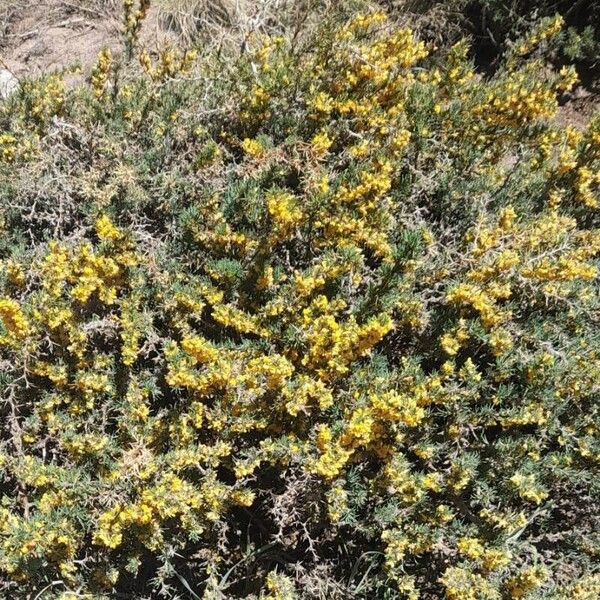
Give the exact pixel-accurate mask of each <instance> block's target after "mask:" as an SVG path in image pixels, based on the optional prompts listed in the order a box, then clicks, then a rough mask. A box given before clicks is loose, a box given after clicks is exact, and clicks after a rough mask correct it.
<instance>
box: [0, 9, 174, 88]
mask: <svg viewBox="0 0 600 600" xmlns="http://www.w3.org/2000/svg"><path fill="white" fill-rule="evenodd" d="M7 1H10V0H0V20H1V18H2V16H4V22H3V23H0V60H1V63H3V64H0V66H1V67H2V68H5V69H8V70H9V71H11V72H12V73H13V74H14V75H15V76H16V77H17V78H19V77H22V76H26V75H37V74H41V73H45V72H48V71H53V70H55V69H62V68H67V67H71V66H73V65H75V64H79V65H80V66H81V67H82V72H83V73H84V74H87V73H89V72H90V70H91V68H92V66H93V65H94V63H95V61H96V58H97V55H98V52H99V51H100V50H101V49H102V48H103V47H109V48H111V49H112V50H113V51H115V52H119V50H120V48H121V41H120V29H121V13H120V10H119V8H118V7H119V6H120V3H119V2H114V3H111V2H108V1H106V0H105V1H104V2H97V3H94V2H90V1H87V2H86V1H85V0H39V1H33V0H20V1H18V0H17V2H14V3H12V2H11V6H10V8H8V6H7V7H5V8H4V10H2V6H3V5H2V3H3V2H4V3H6V2H7ZM95 4H97V5H98V6H96V7H94V6H95ZM115 6H116V7H117V8H115ZM93 7H94V8H93ZM2 25H3V27H2ZM167 35H168V34H167V33H166V32H164V31H161V30H160V28H159V27H158V17H157V11H156V10H155V9H151V10H150V13H149V15H148V17H147V19H146V22H145V23H144V27H143V30H142V39H143V41H144V43H145V44H147V45H149V46H153V45H154V43H155V42H157V41H158V39H159V38H164V37H165V36H167Z"/></svg>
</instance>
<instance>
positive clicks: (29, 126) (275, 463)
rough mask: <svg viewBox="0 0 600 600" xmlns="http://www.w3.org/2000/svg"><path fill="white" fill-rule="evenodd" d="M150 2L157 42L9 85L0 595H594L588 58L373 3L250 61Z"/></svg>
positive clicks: (253, 51)
mask: <svg viewBox="0 0 600 600" xmlns="http://www.w3.org/2000/svg"><path fill="white" fill-rule="evenodd" d="M131 10H134V9H131ZM131 14H139V13H135V12H132V13H131ZM133 25H135V27H133ZM133 25H132V31H133V30H134V29H135V31H133V34H132V35H131V36H129V38H128V40H127V45H128V49H129V50H130V51H131V52H132V53H133V55H134V56H135V57H136V58H137V60H138V62H139V63H140V68H139V69H137V68H136V67H134V66H133V64H131V63H127V62H124V59H122V58H119V57H115V56H113V55H112V54H111V53H110V52H108V51H105V52H103V53H102V54H101V55H100V57H99V60H98V64H97V67H96V68H95V69H94V72H93V73H92V75H91V79H90V83H89V85H88V86H84V87H80V88H76V89H68V88H66V87H65V86H64V84H63V83H62V79H61V75H60V74H54V75H51V76H48V77H46V78H44V79H39V80H33V81H29V82H26V83H25V85H23V87H22V89H21V91H20V92H19V94H18V95H17V96H15V97H13V98H12V99H11V101H10V102H8V103H7V104H6V105H4V106H2V109H1V110H2V114H1V115H0V120H1V123H2V128H3V130H4V131H5V133H3V134H2V135H1V136H0V147H1V148H2V151H1V152H0V157H1V161H2V162H1V166H0V173H1V186H0V218H1V225H2V236H3V237H2V244H1V245H0V252H1V258H2V279H1V293H0V321H1V324H2V331H1V332H0V333H1V337H0V348H1V354H2V378H1V379H0V385H1V387H2V398H3V399H4V403H3V408H2V411H3V413H2V417H3V425H2V430H1V431H2V434H1V438H0V439H1V442H0V493H1V494H2V502H1V508H0V515H1V517H2V518H0V533H1V535H2V543H1V544H0V573H2V578H1V579H0V581H1V583H2V586H3V591H4V593H5V594H6V596H7V597H10V598H61V599H62V600H67V599H71V598H79V597H89V598H109V597H126V598H140V599H141V598H150V597H169V598H175V597H192V598H207V599H209V598H236V597H240V598H251V597H255V598H258V597H261V598H272V599H273V598H285V599H288V598H296V597H297V598H323V597H326V598H348V597H358V598H408V599H411V600H413V599H417V598H441V597H447V598H450V599H461V600H463V599H469V598H472V599H483V598H489V599H500V598H525V597H527V598H555V599H559V598H579V599H584V598H592V597H596V593H597V592H598V589H599V586H600V581H599V580H598V576H597V575H594V572H595V569H596V568H597V560H598V557H597V553H598V537H597V536H598V526H599V523H600V506H599V504H598V491H599V490H598V478H597V473H598V461H599V459H600V446H599V440H598V434H599V432H598V403H597V398H598V382H599V381H600V379H599V376H600V351H599V348H600V339H599V337H600V336H599V331H600V329H599V327H598V308H599V306H598V304H599V303H598V300H599V297H598V287H597V284H598V280H597V269H598V254H599V252H600V233H599V230H598V222H599V213H598V202H599V200H600V198H599V187H600V177H599V176H598V173H599V168H600V120H599V119H596V120H595V121H593V122H592V123H591V124H590V125H589V128H588V129H587V130H586V131H579V130H576V129H574V128H572V127H568V126H567V127H565V126H564V125H562V124H560V123H559V122H557V121H556V119H555V113H556V109H557V99H556V98H557V95H558V94H560V93H561V92H562V91H564V90H567V89H569V88H570V87H571V86H572V85H573V84H574V83H575V79H576V77H575V75H574V72H573V71H572V70H570V69H563V70H562V71H561V72H560V73H553V72H552V71H551V70H549V69H547V68H542V67H544V65H543V63H542V62H541V61H540V60H537V59H535V60H534V59H533V58H531V55H530V54H529V53H523V52H519V51H513V52H512V53H508V54H507V55H506V56H505V59H504V62H503V64H502V66H501V68H499V69H498V71H497V73H496V74H495V75H494V76H493V77H491V78H483V77H481V76H480V75H478V74H477V73H476V72H475V71H474V69H473V66H472V65H471V64H470V63H469V61H468V60H467V58H466V56H467V54H468V47H467V45H466V44H465V43H460V44H458V45H456V46H455V47H453V48H452V50H451V51H450V52H449V54H448V55H447V56H446V57H439V56H435V55H434V54H433V52H434V51H433V50H432V49H431V48H429V47H428V45H427V44H426V43H424V42H422V41H420V40H418V39H417V38H416V37H415V35H414V34H413V32H411V31H410V30H408V29H398V28H397V27H394V26H392V25H390V24H389V23H387V21H386V19H385V16H384V14H383V13H379V12H373V13H367V14H360V15H355V16H353V17H351V18H350V19H349V20H347V21H345V22H343V23H341V24H340V23H338V20H337V18H336V16H335V15H333V16H331V18H330V19H328V20H325V21H323V23H322V24H321V26H320V28H319V29H318V30H316V31H312V32H307V34H306V35H305V36H304V37H302V38H295V39H293V40H290V39H288V38H287V37H275V38H268V37H265V38H254V39H252V40H249V43H248V46H249V50H248V52H246V53H244V54H242V55H241V56H239V57H237V58H232V57H231V56H227V55H226V54H224V53H221V54H218V53H213V52H209V53H207V54H204V55H202V54H201V55H200V56H197V53H195V52H193V51H191V50H188V51H179V50H176V49H174V48H168V47H167V48H165V49H163V51H162V52H161V53H160V54H158V55H156V56H155V55H151V54H149V53H147V52H146V51H144V50H141V49H139V48H137V44H136V39H137V38H136V33H135V32H137V30H138V29H139V27H138V24H137V23H134V24H133ZM542 27H543V28H545V29H544V31H546V35H551V34H554V33H557V31H558V29H559V28H560V22H559V21H557V20H552V21H548V22H545V23H544V24H543V25H542Z"/></svg>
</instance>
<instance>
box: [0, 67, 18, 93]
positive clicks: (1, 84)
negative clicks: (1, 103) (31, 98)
mask: <svg viewBox="0 0 600 600" xmlns="http://www.w3.org/2000/svg"><path fill="white" fill-rule="evenodd" d="M18 87H19V81H18V79H17V78H16V77H15V76H14V75H13V74H12V73H11V72H10V71H6V70H5V69H0V99H2V100H6V99H7V98H8V97H9V96H11V95H12V94H14V92H16V91H17V88H18Z"/></svg>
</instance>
